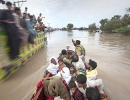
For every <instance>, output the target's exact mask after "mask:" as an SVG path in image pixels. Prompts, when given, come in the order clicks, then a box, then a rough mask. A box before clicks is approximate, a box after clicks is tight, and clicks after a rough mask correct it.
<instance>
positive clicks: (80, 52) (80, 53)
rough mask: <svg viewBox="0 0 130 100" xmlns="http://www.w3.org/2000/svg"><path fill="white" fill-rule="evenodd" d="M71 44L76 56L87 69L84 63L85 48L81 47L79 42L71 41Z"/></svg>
mask: <svg viewBox="0 0 130 100" xmlns="http://www.w3.org/2000/svg"><path fill="white" fill-rule="evenodd" d="M72 42H73V45H74V46H75V52H76V54H77V55H78V56H79V58H81V59H82V61H83V63H84V66H85V67H86V68H87V65H86V61H85V54H86V51H85V48H84V47H83V46H82V45H81V42H80V40H76V41H74V40H73V39H72Z"/></svg>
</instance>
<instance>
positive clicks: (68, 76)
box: [56, 59, 71, 84]
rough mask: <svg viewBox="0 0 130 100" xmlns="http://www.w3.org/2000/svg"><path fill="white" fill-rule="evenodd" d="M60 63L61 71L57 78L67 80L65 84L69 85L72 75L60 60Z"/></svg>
mask: <svg viewBox="0 0 130 100" xmlns="http://www.w3.org/2000/svg"><path fill="white" fill-rule="evenodd" d="M58 63H59V71H58V73H57V75H56V76H58V77H61V78H63V80H65V82H66V83H67V84H69V82H70V80H71V74H70V70H69V68H68V67H66V65H65V64H64V62H63V60H62V59H59V61H58Z"/></svg>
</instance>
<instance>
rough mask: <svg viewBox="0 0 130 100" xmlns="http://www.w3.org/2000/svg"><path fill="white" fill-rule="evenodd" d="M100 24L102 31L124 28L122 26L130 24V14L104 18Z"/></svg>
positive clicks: (129, 9) (129, 10) (128, 10)
mask: <svg viewBox="0 0 130 100" xmlns="http://www.w3.org/2000/svg"><path fill="white" fill-rule="evenodd" d="M127 12H130V8H128V9H127ZM100 24H101V26H100V29H101V30H102V31H105V32H113V31H114V30H118V29H123V28H122V27H127V26H128V25H130V15H129V14H125V15H124V16H120V15H115V16H113V17H112V18H111V19H102V20H101V21H100Z"/></svg>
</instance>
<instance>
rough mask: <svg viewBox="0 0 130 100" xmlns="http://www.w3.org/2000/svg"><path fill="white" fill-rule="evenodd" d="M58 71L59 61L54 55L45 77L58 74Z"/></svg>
mask: <svg viewBox="0 0 130 100" xmlns="http://www.w3.org/2000/svg"><path fill="white" fill-rule="evenodd" d="M57 71H58V64H57V61H56V59H55V58H54V57H51V59H50V64H49V66H48V67H47V69H46V72H45V75H44V77H45V78H48V77H51V76H54V75H56V74H57Z"/></svg>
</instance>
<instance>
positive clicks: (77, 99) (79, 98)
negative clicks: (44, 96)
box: [68, 80, 85, 100]
mask: <svg viewBox="0 0 130 100" xmlns="http://www.w3.org/2000/svg"><path fill="white" fill-rule="evenodd" d="M68 86H69V89H70V94H71V96H72V100H85V98H84V94H83V93H82V92H81V91H79V89H78V88H77V86H76V83H75V81H74V80H71V81H70V83H69V85H68Z"/></svg>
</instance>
